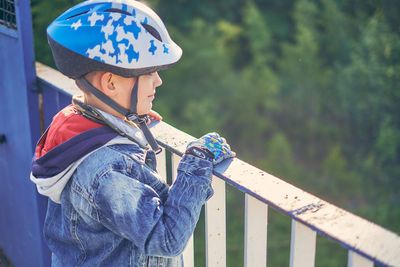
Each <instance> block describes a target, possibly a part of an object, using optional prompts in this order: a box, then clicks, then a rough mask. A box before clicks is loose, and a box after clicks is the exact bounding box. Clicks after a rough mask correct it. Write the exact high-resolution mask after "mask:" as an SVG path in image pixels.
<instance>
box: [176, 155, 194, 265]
mask: <svg viewBox="0 0 400 267" xmlns="http://www.w3.org/2000/svg"><path fill="white" fill-rule="evenodd" d="M180 160H181V157H179V156H178V155H176V154H172V158H171V161H172V162H171V163H172V182H174V181H175V179H176V176H177V169H178V165H179V162H180ZM183 261H184V263H185V267H186V266H187V267H193V266H194V241H193V235H192V236H191V237H190V239H189V241H188V243H187V245H186V248H185V250H184V251H183Z"/></svg>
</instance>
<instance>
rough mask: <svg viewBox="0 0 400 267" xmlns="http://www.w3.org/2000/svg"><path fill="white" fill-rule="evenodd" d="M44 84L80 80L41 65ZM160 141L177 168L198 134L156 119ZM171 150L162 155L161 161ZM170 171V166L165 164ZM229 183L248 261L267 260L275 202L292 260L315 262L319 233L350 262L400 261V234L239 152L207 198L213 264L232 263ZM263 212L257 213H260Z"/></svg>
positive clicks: (57, 86)
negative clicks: (287, 229) (239, 201)
mask: <svg viewBox="0 0 400 267" xmlns="http://www.w3.org/2000/svg"><path fill="white" fill-rule="evenodd" d="M36 70H37V75H38V84H39V86H42V87H47V88H51V90H57V91H58V92H61V93H62V94H66V95H71V94H74V93H75V92H76V87H75V85H74V82H73V81H71V80H70V79H68V78H66V77H65V76H63V75H61V74H60V73H59V72H57V71H56V70H54V69H51V68H49V67H47V66H44V65H42V64H40V63H37V65H36ZM150 128H151V131H152V132H153V134H154V135H155V137H156V139H157V141H158V142H159V143H160V145H161V146H163V147H164V148H165V149H167V150H168V151H170V152H171V153H172V154H173V156H172V170H176V164H177V162H178V161H179V157H180V156H182V153H183V152H184V150H185V148H186V145H187V143H188V142H190V141H192V140H194V137H192V136H190V135H188V134H186V133H184V132H182V131H180V130H178V129H176V128H174V127H173V126H171V125H169V124H167V123H165V122H155V123H152V124H151V125H150ZM162 162H164V163H165V162H166V161H165V154H163V155H161V156H159V165H162V164H164V163H162ZM159 172H160V173H162V174H164V177H166V168H165V165H164V166H159ZM225 183H228V184H230V185H232V186H233V187H235V188H236V189H238V190H240V191H242V192H244V193H245V194H246V195H245V199H246V203H245V206H246V215H245V218H246V221H245V223H244V224H245V225H244V227H245V235H246V236H245V251H244V255H245V263H244V265H245V266H247V267H253V266H254V267H262V266H266V256H267V255H266V250H267V223H268V221H267V213H268V212H267V211H268V207H272V208H274V209H276V210H278V211H279V212H281V213H283V214H285V215H286V216H288V217H290V218H291V219H292V234H291V255H290V266H314V262H315V251H316V242H315V240H316V233H320V234H323V235H326V236H328V237H329V238H331V239H333V240H334V241H336V242H337V243H339V244H340V245H342V246H343V247H345V248H347V249H348V251H349V256H348V266H349V267H350V266H351V267H361V266H365V267H369V266H373V264H374V263H379V264H382V265H386V266H400V256H399V255H400V236H399V235H397V234H395V233H393V232H391V231H389V230H387V229H384V228H383V227H381V226H379V225H376V224H374V223H373V222H370V221H368V220H366V219H363V218H361V217H359V216H357V215H354V214H352V213H350V212H348V211H346V210H344V209H341V208H339V207H337V206H335V205H333V204H331V203H328V202H327V201H324V200H322V199H320V198H318V197H316V196H314V195H312V194H310V193H308V192H305V191H303V190H301V189H300V188H297V187H295V186H293V185H291V184H289V183H287V182H285V181H284V180H281V179H279V178H277V177H275V176H272V175H270V174H268V173H267V172H265V171H263V170H260V169H258V168H256V167H254V166H252V165H250V164H248V163H246V162H244V161H242V160H240V159H239V158H235V159H232V160H228V161H225V162H223V163H221V164H220V165H218V166H217V167H216V168H215V170H214V178H213V186H214V190H215V194H214V196H213V197H212V198H211V199H210V200H209V201H208V203H207V204H206V244H207V248H206V251H207V266H212V267H214V266H224V267H225V266H226V230H225V228H226V226H225V225H226V222H225V213H226V211H225ZM256 216H257V217H256ZM184 258H185V266H193V264H194V261H195V259H194V253H193V239H191V241H189V244H188V246H187V248H186V250H185V252H184Z"/></svg>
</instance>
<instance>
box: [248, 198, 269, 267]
mask: <svg viewBox="0 0 400 267" xmlns="http://www.w3.org/2000/svg"><path fill="white" fill-rule="evenodd" d="M245 209H246V210H245V213H246V214H245V241H244V242H245V248H244V249H245V251H244V266H245V267H266V266H267V225H268V205H267V204H265V203H262V202H261V201H259V200H258V199H256V198H254V197H252V196H250V195H248V194H246V195H245Z"/></svg>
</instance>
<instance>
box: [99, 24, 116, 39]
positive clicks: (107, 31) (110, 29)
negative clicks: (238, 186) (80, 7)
mask: <svg viewBox="0 0 400 267" xmlns="http://www.w3.org/2000/svg"><path fill="white" fill-rule="evenodd" d="M112 23H113V20H112V19H110V20H109V21H107V25H106V26H103V27H101V31H102V32H104V35H105V38H106V39H108V36H109V35H111V34H112V33H113V32H114V26H113V25H112Z"/></svg>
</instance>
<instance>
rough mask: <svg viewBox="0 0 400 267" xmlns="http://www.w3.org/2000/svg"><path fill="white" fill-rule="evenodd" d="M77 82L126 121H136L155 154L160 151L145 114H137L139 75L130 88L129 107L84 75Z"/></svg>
mask: <svg viewBox="0 0 400 267" xmlns="http://www.w3.org/2000/svg"><path fill="white" fill-rule="evenodd" d="M78 80H79V82H80V83H81V84H82V85H83V86H84V87H85V88H86V89H87V90H88V91H89V92H91V93H92V94H93V95H95V96H96V97H97V98H98V99H99V100H100V101H102V102H103V103H105V104H106V105H108V106H110V107H111V108H112V109H114V110H115V111H117V112H118V113H120V114H121V115H123V116H125V118H126V119H127V120H128V121H132V122H134V123H136V124H137V125H138V126H139V128H140V129H141V130H142V132H143V134H144V136H145V137H146V139H147V142H149V144H150V146H151V148H152V149H153V150H154V152H155V153H156V154H158V153H160V152H161V148H160V147H159V146H158V144H157V141H156V140H155V139H154V136H153V135H152V133H151V132H150V129H149V128H148V127H147V115H146V116H139V115H138V114H137V100H138V99H137V95H138V87H139V77H138V78H137V79H136V82H135V85H134V86H133V88H132V93H131V106H130V109H129V110H128V109H126V108H123V107H122V106H121V105H119V104H118V103H117V102H115V101H114V100H112V99H111V98H110V97H108V96H107V95H105V94H104V93H103V92H101V91H100V90H98V89H97V88H95V87H94V86H93V85H92V84H91V83H89V82H88V81H87V80H86V79H85V78H84V77H81V78H79V79H78Z"/></svg>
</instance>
